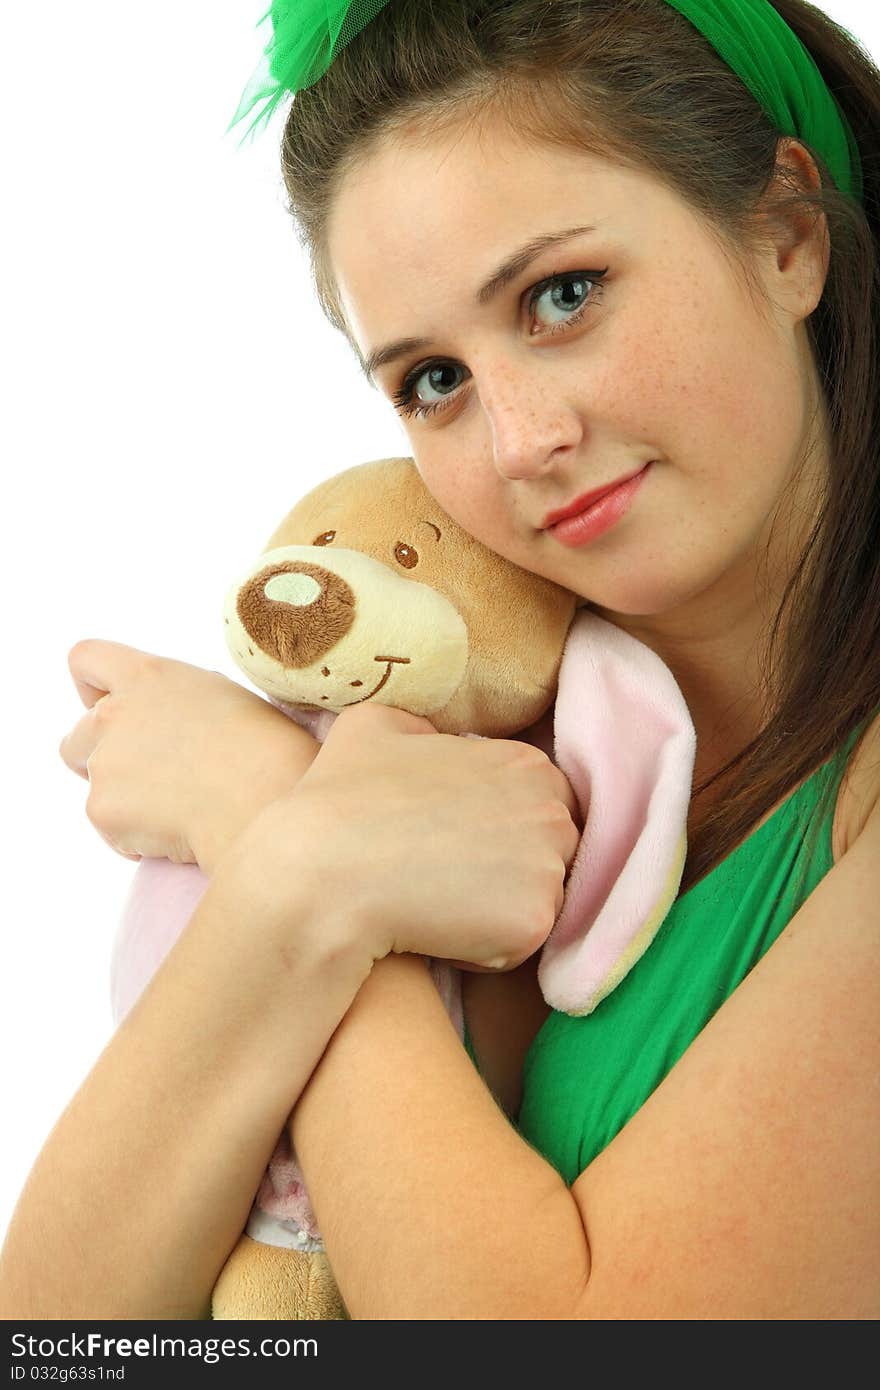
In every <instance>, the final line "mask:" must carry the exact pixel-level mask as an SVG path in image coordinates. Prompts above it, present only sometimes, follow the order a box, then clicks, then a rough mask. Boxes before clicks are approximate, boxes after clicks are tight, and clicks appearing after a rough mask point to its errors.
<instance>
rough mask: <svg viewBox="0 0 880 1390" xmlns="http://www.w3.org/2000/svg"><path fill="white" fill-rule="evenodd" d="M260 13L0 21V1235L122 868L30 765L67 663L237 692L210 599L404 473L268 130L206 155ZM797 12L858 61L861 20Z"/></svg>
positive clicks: (839, 12)
mask: <svg viewBox="0 0 880 1390" xmlns="http://www.w3.org/2000/svg"><path fill="white" fill-rule="evenodd" d="M266 8H268V4H267V3H263V4H260V3H259V0H253V3H251V0H237V3H235V4H233V3H225V4H218V3H216V0H186V3H185V4H181V3H179V0H177V2H176V3H172V2H171V0H164V3H159V4H152V5H131V4H120V3H119V0H90V3H87V4H80V5H72V4H70V3H68V2H67V0H42V3H41V4H39V5H33V4H31V5H6V6H4V7H3V15H2V19H0V102H2V122H0V131H2V135H0V141H2V166H0V198H2V206H3V209H4V211H3V213H2V222H0V228H2V230H0V236H2V241H3V254H2V257H0V266H2V269H0V274H2V298H0V303H2V310H0V313H2V320H0V321H2V331H0V372H2V376H0V383H2V385H0V390H2V400H3V404H2V410H0V458H2V462H3V478H4V479H5V481H4V482H3V484H2V494H0V495H2V511H0V526H2V533H0V534H2V549H0V557H2V558H0V563H2V567H3V573H2V592H3V593H5V595H6V603H7V616H6V620H5V623H4V629H5V631H6V640H5V644H4V648H3V655H2V690H3V697H2V698H3V707H2V708H3V718H2V723H0V737H2V753H3V775H4V782H5V786H6V794H5V797H4V804H5V814H4V815H3V817H2V821H0V825H2V844H3V849H4V859H5V872H4V875H3V886H2V909H0V924H2V932H3V946H2V962H3V966H2V983H0V1027H2V1038H0V1048H2V1082H0V1114H2V1116H3V1136H2V1144H0V1233H2V1232H3V1231H5V1229H6V1226H7V1224H8V1221H9V1217H10V1216H11V1213H12V1208H13V1205H14V1203H15V1200H16V1197H17V1195H18V1192H19V1191H20V1189H21V1187H22V1185H23V1183H24V1180H25V1178H26V1175H27V1173H28V1170H29V1169H30V1167H31V1164H32V1163H33V1161H34V1159H35V1157H36V1155H37V1153H38V1151H39V1149H40V1147H41V1146H42V1144H43V1142H44V1140H45V1138H46V1135H47V1134H48V1133H49V1130H50V1129H51V1127H52V1125H53V1124H54V1122H55V1120H56V1118H57V1117H58V1115H59V1114H60V1112H61V1110H62V1109H63V1107H64V1105H65V1104H66V1103H67V1101H68V1100H69V1099H70V1097H71V1096H72V1095H73V1093H74V1092H75V1091H76V1089H77V1087H78V1086H79V1084H80V1082H81V1081H82V1079H83V1078H84V1076H85V1075H86V1073H87V1072H88V1071H89V1069H90V1068H91V1066H92V1064H93V1063H94V1061H95V1059H96V1057H97V1055H98V1053H99V1052H100V1050H101V1048H102V1047H103V1046H104V1045H105V1043H106V1041H107V1039H108V1037H109V1035H110V1031H111V1018H110V1008H109V1000H108V966H109V956H110V948H111V944H112V940H113V936H114V933H115V929H116V924H117V921H118V917H119V912H120V906H121V903H122V901H123V899H124V896H125V893H126V891H127V889H128V886H129V884H130V882H131V878H132V875H133V873H134V865H133V864H132V863H130V862H129V861H127V860H124V859H122V858H121V857H120V856H118V855H115V854H114V853H113V852H112V851H111V850H110V849H109V848H108V847H107V846H106V845H105V843H104V841H103V840H102V839H101V838H100V836H99V835H98V833H97V832H96V831H95V830H94V828H93V827H92V825H91V824H90V822H89V821H88V819H87V817H86V815H85V811H84V805H85V798H86V794H87V787H86V783H85V782H84V781H82V780H81V779H80V778H78V777H76V776H75V775H74V774H73V773H72V772H70V771H69V770H68V769H67V768H66V767H65V766H64V764H63V763H62V762H61V759H60V757H59V755H58V744H59V742H60V739H61V738H62V736H63V735H64V734H65V733H66V732H67V731H68V729H69V728H70V727H71V726H72V725H73V724H74V723H75V722H76V720H77V719H78V718H79V717H80V715H81V714H82V712H83V707H82V705H81V704H80V701H79V698H78V696H77V694H76V691H75V688H74V686H73V683H72V681H71V679H70V676H69V673H68V670H67V652H68V651H69V649H70V647H71V646H72V645H73V644H74V642H76V641H78V640H79V639H81V638H84V637H102V638H107V639H110V640H114V641H120V642H125V643H128V644H130V645H132V646H135V647H140V648H143V649H145V650H147V651H154V652H158V653H161V654H163V655H167V656H172V657H177V658H179V659H180V660H184V661H191V662H194V663H196V664H198V665H201V666H205V667H208V668H209V669H213V670H220V671H223V672H225V673H226V674H227V675H230V676H232V677H233V678H234V679H238V680H241V681H244V677H243V676H242V675H241V673H240V672H239V671H238V669H237V668H236V667H234V666H233V664H232V662H231V659H230V658H229V657H228V656H227V654H226V648H225V643H224V640H223V635H222V630H221V625H220V622H219V616H218V601H222V596H223V594H224V593H225V590H226V587H227V584H228V582H229V579H230V576H231V575H232V574H234V573H236V572H237V570H238V569H240V568H243V567H245V566H246V565H248V564H249V563H250V562H251V561H252V559H253V557H254V556H255V555H256V554H258V553H259V551H260V549H262V547H263V545H264V544H265V541H266V540H267V538H268V536H269V534H270V533H271V532H272V531H273V530H274V528H275V526H276V524H277V522H278V521H279V520H280V518H281V517H282V516H283V515H284V514H285V513H286V512H287V511H288V510H289V508H290V507H291V506H292V505H293V503H294V502H295V501H296V499H297V498H298V497H299V496H301V495H302V494H303V493H304V492H306V491H308V490H309V488H311V487H312V486H314V484H315V483H317V482H318V481H320V479H321V478H323V477H325V476H327V475H329V474H331V473H335V472H337V471H339V470H341V469H342V468H346V467H349V466H350V465H351V464H353V463H356V462H359V461H361V460H364V459H368V458H378V457H382V456H386V455H392V454H398V453H408V452H409V449H408V446H407V442H406V438H405V435H404V433H403V430H402V428H401V427H400V426H399V424H398V421H397V418H396V416H395V414H394V411H393V409H392V407H391V406H390V405H389V404H388V403H387V401H385V400H384V398H383V397H381V396H380V395H379V394H378V392H376V391H374V390H372V389H371V388H370V387H368V385H367V383H366V382H365V380H364V379H363V378H362V376H361V374H360V371H359V368H358V366H357V363H356V361H355V359H354V357H353V355H352V353H351V351H350V349H349V348H348V346H347V344H346V343H345V341H344V339H343V338H342V337H341V335H340V334H338V333H336V332H335V331H334V330H333V329H331V328H330V326H329V325H328V324H327V323H326V321H325V320H324V318H323V317H322V315H321V313H320V311H319V309H318V307H317V303H316V300H315V298H314V294H313V291H312V288H311V282H310V279H309V274H308V266H307V262H306V257H305V254H304V253H303V252H302V251H301V250H300V248H299V245H298V243H297V241H296V238H295V235H294V230H293V225H292V223H291V220H290V218H289V215H288V214H287V213H286V212H285V210H284V193H283V187H282V183H281V178H280V174H279V172H278V162H279V161H278V142H279V136H280V129H281V124H282V122H283V111H282V112H281V113H276V117H275V119H274V120H273V122H272V125H271V126H270V127H269V129H268V131H266V132H265V133H264V134H263V135H262V136H261V137H258V139H257V141H256V143H254V144H247V145H244V146H242V147H241V148H239V139H240V132H241V131H242V130H243V129H244V127H239V132H238V133H236V134H230V135H226V134H225V133H224V132H225V130H226V127H227V125H228V123H229V120H230V118H231V116H232V113H233V111H234V109H235V106H236V103H237V101H238V96H239V93H240V91H241V90H242V88H243V86H244V84H245V82H246V80H247V79H248V78H249V76H250V74H251V72H252V70H253V68H254V67H255V66H256V63H257V61H258V59H259V56H260V51H261V48H262V44H263V42H265V37H264V31H262V30H261V31H260V32H259V33H258V32H257V31H256V29H255V25H256V22H257V20H258V19H259V17H260V16H261V14H262V13H263V11H264V9H266ZM822 8H823V9H824V10H825V11H826V12H827V13H828V14H830V15H832V16H833V17H834V18H835V19H837V20H839V21H840V22H842V23H843V24H844V25H845V26H846V27H847V28H848V29H849V30H850V31H851V32H852V33H853V34H855V35H856V36H857V37H858V38H859V39H861V41H862V43H863V44H864V45H865V46H866V47H867V48H868V50H869V51H870V52H871V53H872V54H873V55H874V56H875V58H876V57H880V14H878V12H877V11H875V9H874V7H873V6H866V5H865V3H864V0H824V3H823V5H822ZM108 1142H112V1136H110V1135H101V1134H96V1135H95V1144H96V1145H103V1144H106V1143H108Z"/></svg>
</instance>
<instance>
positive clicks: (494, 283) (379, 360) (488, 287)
mask: <svg viewBox="0 0 880 1390" xmlns="http://www.w3.org/2000/svg"><path fill="white" fill-rule="evenodd" d="M595 231H596V227H595V225H588V226H585V227H569V228H567V229H566V230H565V231H562V232H545V233H544V234H543V235H541V236H536V237H532V239H531V241H527V242H526V244H525V245H524V246H521V247H520V248H519V250H518V251H514V252H513V253H512V254H511V255H510V256H508V257H507V258H506V260H503V261H502V262H501V264H500V265H499V267H498V269H497V270H494V271H493V272H492V274H491V275H490V276H489V278H488V280H487V281H486V282H485V284H483V285H481V286H480V288H479V289H478V290H477V293H476V295H475V296H474V303H475V304H476V305H477V306H478V307H482V306H483V305H486V304H488V303H490V301H491V300H492V299H494V297H495V295H497V294H498V292H499V291H500V290H502V289H504V287H505V285H509V284H510V282H511V280H515V279H516V277H517V275H520V274H521V273H522V271H524V270H525V269H526V267H527V266H529V265H531V263H532V261H534V260H537V258H538V256H540V254H541V252H542V251H546V249H547V247H548V246H558V245H560V244H561V243H562V242H563V241H571V240H572V238H573V237H576V236H586V235H587V234H588V233H589V232H595ZM430 345H431V339H430V338H398V339H397V340H396V341H395V342H393V343H386V344H385V346H384V347H380V348H376V349H374V351H373V352H371V353H368V355H367V356H366V357H360V353H358V356H359V357H360V363H361V370H362V371H363V373H364V376H365V377H366V378H367V380H368V381H370V382H372V383H373V384H375V376H376V372H377V371H378V370H379V368H380V367H385V366H387V365H388V363H389V362H396V361H397V359H398V358H399V357H404V356H405V355H406V354H407V353H410V352H418V351H419V350H420V349H421V348H426V347H430Z"/></svg>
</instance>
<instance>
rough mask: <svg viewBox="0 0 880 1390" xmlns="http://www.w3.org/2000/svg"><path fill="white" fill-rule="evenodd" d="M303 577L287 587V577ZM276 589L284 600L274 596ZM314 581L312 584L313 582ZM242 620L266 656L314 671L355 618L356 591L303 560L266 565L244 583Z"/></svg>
mask: <svg viewBox="0 0 880 1390" xmlns="http://www.w3.org/2000/svg"><path fill="white" fill-rule="evenodd" d="M288 575H289V576H297V577H299V582H297V580H296V579H293V580H291V581H289V582H287V583H285V582H284V580H283V578H282V576H288ZM272 580H281V583H279V584H277V585H275V586H272V587H275V588H276V590H277V591H278V592H279V594H280V593H283V594H284V597H271V596H270V594H269V593H267V592H266V590H267V588H269V587H270V586H271V581H272ZM310 581H311V582H310ZM236 610H237V612H238V618H239V621H240V623H241V625H242V627H243V628H244V630H245V632H246V633H247V634H248V636H249V637H250V638H251V639H252V641H254V642H255V643H256V645H257V646H258V647H260V648H261V650H262V651H264V652H266V653H267V654H268V655H269V656H271V657H273V658H274V660H275V661H280V662H281V664H282V666H291V667H294V668H298V667H302V666H311V665H312V663H313V662H315V661H317V660H318V658H319V657H321V656H323V655H324V653H325V652H329V651H332V649H333V648H334V647H335V646H336V644H337V642H339V641H341V640H342V638H343V637H344V636H345V635H346V633H347V632H348V631H349V629H350V627H351V625H352V623H353V622H354V619H355V596H354V592H353V590H352V589H351V588H350V587H349V585H348V584H346V582H345V580H344V579H341V578H340V576H339V575H338V574H334V573H333V571H332V570H327V569H324V568H323V566H321V565H310V564H308V563H306V562H304V561H300V560H284V561H281V562H279V563H278V564H273V565H266V567H265V568H264V569H261V570H259V571H258V572H257V573H256V574H254V575H252V576H251V578H250V579H249V580H248V581H247V583H246V584H243V585H242V587H241V589H240V591H239V594H238V598H237V600H236Z"/></svg>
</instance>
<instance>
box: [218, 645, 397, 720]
mask: <svg viewBox="0 0 880 1390" xmlns="http://www.w3.org/2000/svg"><path fill="white" fill-rule="evenodd" d="M248 651H249V652H250V654H251V656H253V655H254V652H253V648H252V647H248ZM242 660H243V658H242ZM373 660H374V661H385V662H387V663H388V664H387V666H386V667H385V670H384V672H383V674H382V678H381V680H380V681H379V682H378V684H377V685H375V686H374V687H373V689H372V690H370V691H368V692H367V694H366V695H362V696H361V697H360V699H358V700H349V701H348V703H347V704H346V705H345V708H346V709H348V708H349V707H350V706H351V705H363V704H365V703H366V701H367V700H372V698H373V696H374V695H378V693H379V691H380V690H381V689H382V687H383V686H385V685H387V684H388V681H389V679H390V677H391V667H392V666H394V665H398V666H409V664H410V660H411V658H410V657H408V656H374V657H373ZM329 674H330V671H329V668H328V667H326V666H324V667H322V669H321V675H322V676H329ZM351 683H352V685H360V684H361V682H360V681H352V682H351ZM287 693H289V692H284V693H282V694H281V695H279V697H278V698H279V699H282V700H283V699H284V698H285V695H286V694H287ZM321 699H322V700H329V699H330V696H329V695H322V696H321ZM296 703H297V704H302V706H303V708H305V709H320V708H321V706H320V705H315V704H306V702H305V701H299V700H297V701H296Z"/></svg>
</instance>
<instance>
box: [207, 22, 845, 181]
mask: <svg viewBox="0 0 880 1390" xmlns="http://www.w3.org/2000/svg"><path fill="white" fill-rule="evenodd" d="M387 2H388V0H272V8H271V9H270V10H268V11H267V12H266V14H264V15H263V17H262V19H261V20H260V21H259V23H260V24H262V23H264V21H265V20H266V19H268V18H270V16H271V19H272V30H273V32H272V38H271V40H270V41H269V43H268V44H267V46H266V49H265V52H264V54H263V61H262V63H261V64H260V66H259V68H258V69H257V71H256V73H255V74H254V75H253V77H252V78H251V80H250V82H249V83H248V85H247V87H246V88H245V91H244V93H243V94H242V97H241V100H240V102H239V104H238V109H237V111H236V113H235V115H234V116H233V118H232V121H231V122H230V126H229V128H230V129H231V128H232V126H234V125H237V123H238V122H239V121H240V120H242V119H243V118H244V117H245V116H246V115H247V114H248V112H250V111H251V110H252V109H253V107H254V106H255V105H256V104H257V102H259V101H262V102H264V106H263V109H262V110H261V112H260V113H259V115H258V116H257V118H256V120H255V121H254V122H253V125H252V126H251V127H250V129H251V130H253V129H254V128H255V127H256V126H257V125H259V124H260V122H261V121H266V120H268V118H269V117H270V116H271V114H272V112H273V111H274V110H275V107H276V106H277V105H278V102H279V101H280V100H281V99H282V98H283V97H284V96H285V95H286V94H287V93H293V94H295V93H296V92H299V91H302V90H303V88H305V87H311V86H312V85H313V84H314V83H315V82H317V81H318V78H319V77H321V76H322V75H323V74H324V73H325V72H326V71H327V69H328V68H329V66H330V64H331V63H332V61H333V59H334V58H335V56H336V54H337V53H338V52H339V50H340V49H341V48H344V47H345V45H346V44H347V43H348V42H349V41H350V40H351V39H353V38H354V37H355V35H356V34H359V33H360V31H361V29H363V28H364V26H365V25H366V24H369V22H370V20H371V19H373V18H375V16H376V15H377V14H378V13H379V11H380V10H381V9H384V7H385V5H386V4H387ZM666 3H667V4H670V5H672V7H673V8H674V9H676V10H678V11H679V13H680V14H683V15H684V17H685V18H686V19H688V20H689V21H690V23H691V24H692V25H693V26H694V28H695V29H696V30H697V31H698V32H699V33H701V34H702V35H703V36H704V38H706V39H707V40H708V42H709V43H710V44H711V45H712V47H713V48H714V49H715V51H716V53H717V54H718V55H719V57H721V58H723V59H724V62H725V63H726V64H727V66H728V67H729V68H731V69H732V70H733V71H734V72H735V73H736V74H737V76H738V77H739V78H740V80H741V81H742V82H744V83H745V85H746V86H747V87H748V89H749V91H750V92H751V93H752V95H753V96H754V98H755V100H756V101H757V102H758V103H759V104H760V106H761V107H762V108H763V109H764V111H765V112H766V113H767V115H768V116H769V117H770V119H771V120H772V121H773V123H774V125H775V126H776V128H777V130H778V131H780V133H781V134H783V135H791V136H794V137H795V138H796V139H799V140H803V141H804V142H805V144H807V145H809V146H810V148H811V149H813V150H816V151H817V152H818V153H819V154H821V156H822V158H823V159H824V160H825V163H826V164H827V166H828V169H829V171H830V173H831V176H832V178H833V179H834V182H835V183H836V185H837V187H838V188H839V189H841V190H842V191H843V192H844V193H848V194H850V195H851V196H852V197H855V198H856V199H858V201H859V202H861V201H862V200H863V183H862V164H861V159H860V158H859V150H858V145H857V144H856V140H855V136H854V135H853V133H852V130H851V128H850V125H849V122H848V121H847V119H846V116H845V115H844V114H843V112H842V111H841V109H840V107H839V105H838V103H837V101H836V100H835V98H834V96H833V95H832V93H831V92H830V91H829V89H828V86H827V84H826V83H825V80H824V78H823V77H822V74H821V73H820V71H819V69H818V68H817V66H816V64H815V62H814V60H813V58H812V56H811V55H810V54H809V53H808V52H807V50H806V48H805V47H804V45H803V44H802V43H801V41H800V39H799V38H798V37H797V35H796V34H795V33H794V31H793V30H792V29H790V28H789V26H788V25H787V24H786V23H785V20H784V19H783V18H782V16H781V15H780V14H778V13H777V11H776V10H775V9H774V8H773V6H772V5H771V4H770V3H769V0H666ZM844 32H847V31H844ZM849 37H850V38H851V37H852V35H850V36H849Z"/></svg>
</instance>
